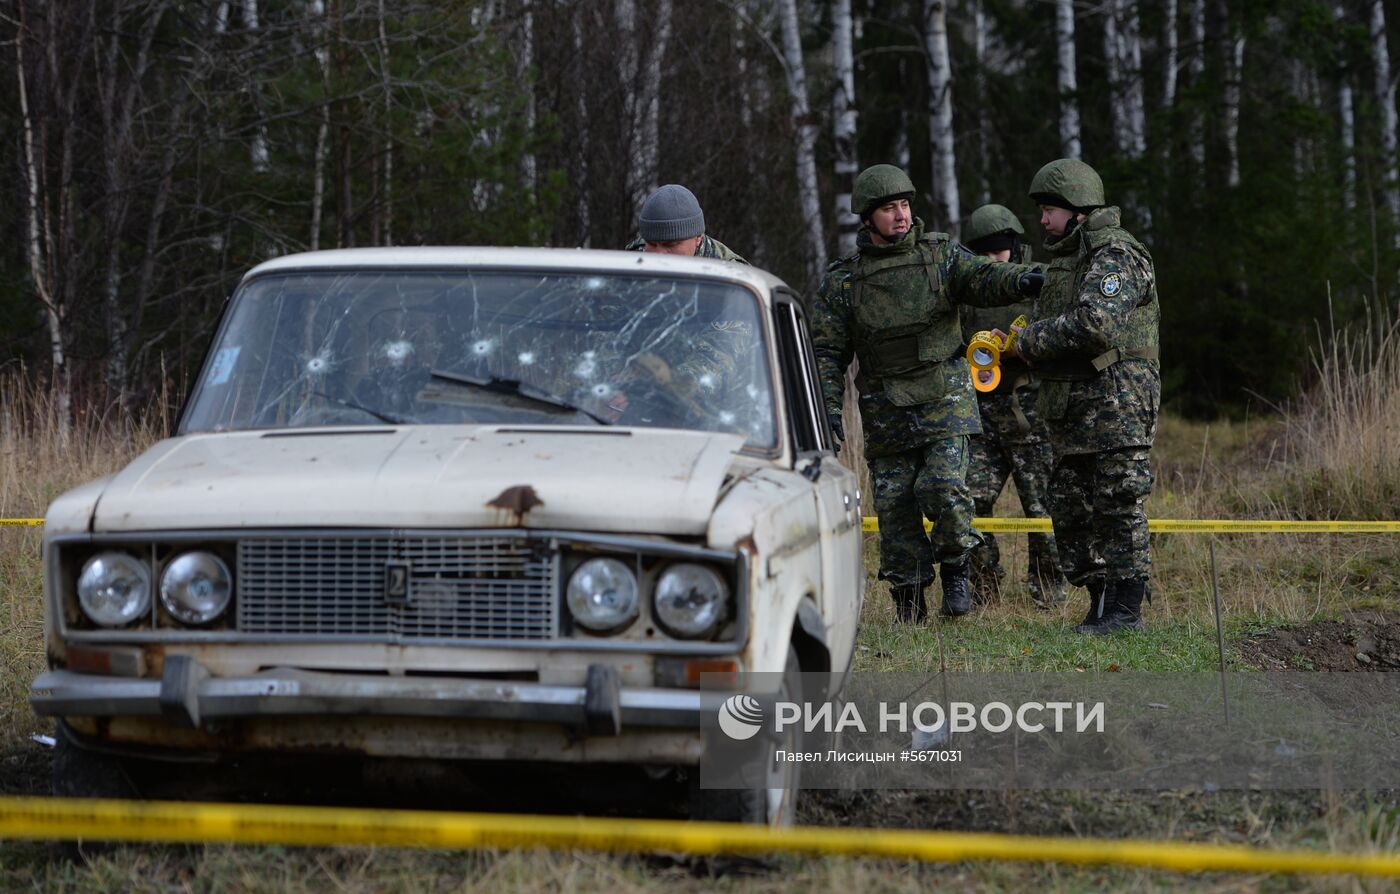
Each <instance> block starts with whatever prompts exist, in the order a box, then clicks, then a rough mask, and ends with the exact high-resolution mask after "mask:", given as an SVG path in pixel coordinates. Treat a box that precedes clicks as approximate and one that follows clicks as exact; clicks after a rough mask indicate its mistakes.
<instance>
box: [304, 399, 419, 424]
mask: <svg viewBox="0 0 1400 894" xmlns="http://www.w3.org/2000/svg"><path fill="white" fill-rule="evenodd" d="M311 394H312V396H314V397H322V398H325V399H326V400H328V401H330V402H331V403H335V404H340V405H341V406H342V407H349V408H350V409H352V410H359V411H360V412H361V413H368V414H369V415H371V416H373V417H374V418H375V419H378V420H379V421H380V422H383V423H385V424H386V425H411V424H412V423H410V422H409V421H408V420H407V419H399V418H397V417H395V416H390V415H389V414H388V413H381V412H379V411H378V410H371V409H370V408H369V407H366V406H363V405H361V404H357V403H355V402H354V401H353V400H346V399H345V398H343V397H335V396H333V395H330V394H327V393H326V392H324V391H313V392H311Z"/></svg>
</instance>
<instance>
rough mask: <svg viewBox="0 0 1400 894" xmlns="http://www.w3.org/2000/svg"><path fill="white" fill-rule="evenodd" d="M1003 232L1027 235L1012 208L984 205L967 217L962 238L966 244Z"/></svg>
mask: <svg viewBox="0 0 1400 894" xmlns="http://www.w3.org/2000/svg"><path fill="white" fill-rule="evenodd" d="M1003 233H1015V234H1016V235H1018V236H1024V235H1026V230H1025V228H1024V227H1022V226H1021V221H1020V219H1019V218H1018V217H1016V215H1015V214H1012V213H1011V209H1010V208H1008V207H1006V206H1005V205H983V206H982V207H981V208H978V209H977V210H976V211H974V212H972V215H971V216H970V217H969V218H968V219H967V223H965V224H963V228H962V240H963V243H964V244H967V243H971V242H976V241H977V240H978V239H982V238H985V237H987V236H997V235H1000V234H1003Z"/></svg>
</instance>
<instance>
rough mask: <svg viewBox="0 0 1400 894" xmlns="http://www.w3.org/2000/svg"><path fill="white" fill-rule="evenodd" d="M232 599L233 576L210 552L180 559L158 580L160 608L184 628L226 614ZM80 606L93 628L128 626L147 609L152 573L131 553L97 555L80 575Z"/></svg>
mask: <svg viewBox="0 0 1400 894" xmlns="http://www.w3.org/2000/svg"><path fill="white" fill-rule="evenodd" d="M232 596H233V575H232V574H230V573H229V570H228V565H227V564H225V563H224V560H223V559H220V558H219V557H218V556H216V555H214V554H213V553H210V552H202V551H196V552H187V553H182V554H181V555H179V556H176V557H175V559H174V560H172V561H171V562H170V563H168V564H167V565H166V566H165V571H164V572H163V573H162V574H161V576H160V602H161V605H164V606H165V610H166V611H168V612H170V614H171V615H172V616H173V617H174V618H175V619H176V620H178V621H181V622H183V623H185V624H208V623H209V622H210V621H212V620H214V619H215V618H217V617H218V616H219V615H220V614H222V613H223V611H224V609H226V608H228V604H229V599H230V598H231V597H232ZM78 604H79V605H80V606H82V609H83V613H84V614H86V615H87V616H88V617H89V618H90V619H92V622H93V623H94V624H98V625H100V626H102V627H122V626H124V625H126V624H130V623H131V622H132V621H134V620H136V619H137V618H139V617H141V616H142V615H144V614H145V613H146V612H147V611H148V610H149V609H150V606H151V572H150V570H149V568H148V566H147V565H146V563H145V562H143V561H141V560H140V559H138V558H136V557H135V556H133V555H132V554H130V553H125V552H116V551H111V552H104V553H98V554H97V555H95V556H93V557H92V558H91V559H88V560H87V562H86V563H84V565H83V570H82V572H81V573H80V574H79V575H78Z"/></svg>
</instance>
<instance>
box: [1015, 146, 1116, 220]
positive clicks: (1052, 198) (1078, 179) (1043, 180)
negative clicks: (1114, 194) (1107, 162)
mask: <svg viewBox="0 0 1400 894" xmlns="http://www.w3.org/2000/svg"><path fill="white" fill-rule="evenodd" d="M1031 201H1033V202H1035V203H1036V204H1038V205H1054V206H1055V207H1057V208H1068V209H1070V210H1071V211H1085V210H1088V209H1090V208H1098V207H1099V206H1101V205H1106V204H1108V203H1107V202H1106V201H1105V200H1104V196H1103V180H1101V179H1100V178H1099V174H1098V172H1097V171H1095V170H1094V169H1093V168H1091V167H1089V166H1088V165H1086V164H1085V163H1084V162H1082V161H1080V160H1079V159H1077V158H1058V159H1056V160H1055V161H1052V162H1050V163H1049V164H1047V165H1046V166H1045V167H1043V168H1041V169H1040V170H1039V171H1036V173H1035V177H1034V178H1033V179H1032V180H1031Z"/></svg>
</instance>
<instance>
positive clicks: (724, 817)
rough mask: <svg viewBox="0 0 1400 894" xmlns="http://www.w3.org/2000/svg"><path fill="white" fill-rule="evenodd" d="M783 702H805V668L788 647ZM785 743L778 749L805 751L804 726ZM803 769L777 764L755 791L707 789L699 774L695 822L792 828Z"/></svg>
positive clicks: (790, 732) (787, 763)
mask: <svg viewBox="0 0 1400 894" xmlns="http://www.w3.org/2000/svg"><path fill="white" fill-rule="evenodd" d="M778 700H779V701H789V702H800V701H802V665H801V663H800V662H799V660H798V657H797V650H796V649H794V648H793V647H792V646H791V645H789V646H788V653H787V663H786V666H785V667H784V669H783V683H782V688H781V689H780V690H779V692H778ZM785 737H786V738H785V739H784V741H782V742H774V743H773V747H774V749H775V750H777V749H781V750H784V751H801V750H802V730H801V726H800V724H792V725H790V726H789V728H788V731H787V732H786V733H785ZM801 767H802V765H801V764H800V763H796V762H793V761H782V762H777V761H774V762H773V763H771V764H770V765H769V773H768V782H769V785H768V786H766V787H764V788H755V789H704V788H700V786H699V778H698V774H697V775H696V776H694V777H692V781H691V794H690V815H691V818H692V819H697V820H706V821H711V822H729V823H751V824H755V825H768V826H790V825H792V823H793V821H794V820H795V819H796V818H797V799H798V796H799V795H800V794H801V781H802V779H801Z"/></svg>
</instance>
